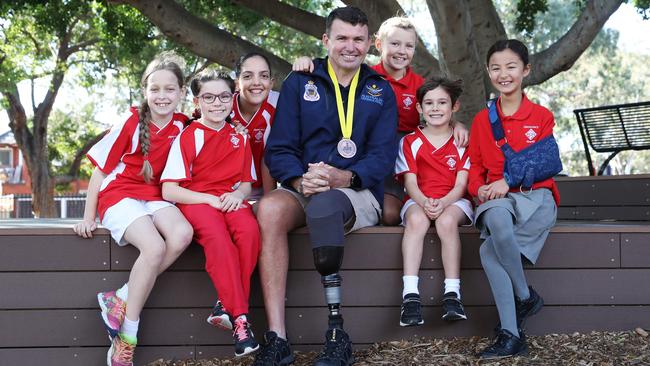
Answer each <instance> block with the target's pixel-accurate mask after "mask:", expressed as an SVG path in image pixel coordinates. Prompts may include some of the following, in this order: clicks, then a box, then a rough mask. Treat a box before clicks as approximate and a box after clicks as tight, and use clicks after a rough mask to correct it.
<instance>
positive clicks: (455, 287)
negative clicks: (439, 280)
mask: <svg viewBox="0 0 650 366" xmlns="http://www.w3.org/2000/svg"><path fill="white" fill-rule="evenodd" d="M447 292H455V293H456V294H458V300H460V278H445V294H446V293H447Z"/></svg>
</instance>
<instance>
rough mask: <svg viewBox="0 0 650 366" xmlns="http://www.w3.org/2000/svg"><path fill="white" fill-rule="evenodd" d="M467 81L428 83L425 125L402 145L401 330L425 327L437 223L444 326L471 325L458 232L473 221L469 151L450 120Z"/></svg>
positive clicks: (422, 94)
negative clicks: (427, 272)
mask: <svg viewBox="0 0 650 366" xmlns="http://www.w3.org/2000/svg"><path fill="white" fill-rule="evenodd" d="M461 93H462V81H461V80H457V81H451V80H449V79H446V78H432V79H429V80H427V81H426V82H425V83H424V84H423V85H422V86H421V87H420V88H419V89H418V90H417V93H416V97H417V110H418V112H420V113H421V114H422V117H423V119H424V121H425V122H426V125H425V126H424V127H418V128H417V129H416V130H415V132H413V133H411V134H409V135H406V136H405V137H403V138H402V140H401V141H400V149H399V155H398V157H397V162H396V164H395V173H396V174H397V176H398V177H400V178H401V179H403V181H404V185H405V186H406V192H407V194H408V196H407V200H406V203H405V204H404V207H403V208H402V211H401V217H402V223H403V225H404V226H405V229H404V237H403V239H402V255H403V260H404V277H403V281H404V289H403V291H402V298H403V302H402V308H401V313H400V325H401V326H403V327H405V326H413V325H421V324H424V320H423V318H422V312H421V300H420V292H419V289H418V280H419V277H418V272H419V271H420V263H421V262H422V248H423V246H424V237H425V235H426V233H427V230H428V229H429V227H430V226H431V221H434V222H435V226H436V233H437V234H438V237H439V238H440V243H441V251H442V264H443V267H444V271H445V282H444V285H445V286H444V287H445V289H444V296H443V300H442V305H443V316H442V318H443V319H444V320H449V321H451V320H458V319H467V317H466V316H465V311H464V309H463V305H462V303H461V301H460V255H461V247H460V236H459V233H458V226H459V225H464V224H469V223H471V222H472V219H473V210H472V204H471V202H470V201H469V200H468V198H469V197H468V196H467V193H466V188H467V176H468V172H467V170H468V169H469V161H468V160H467V154H466V151H465V148H463V147H459V146H458V145H457V144H456V142H455V141H454V138H453V131H452V127H451V118H452V114H453V112H456V111H458V109H459V107H460V103H459V102H458V98H459V97H460V94H461Z"/></svg>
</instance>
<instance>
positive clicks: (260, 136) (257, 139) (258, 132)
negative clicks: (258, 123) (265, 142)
mask: <svg viewBox="0 0 650 366" xmlns="http://www.w3.org/2000/svg"><path fill="white" fill-rule="evenodd" d="M253 132H255V142H260V141H262V139H263V138H264V131H262V129H261V128H256V129H255V130H254V131H253Z"/></svg>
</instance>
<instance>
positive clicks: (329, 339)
mask: <svg viewBox="0 0 650 366" xmlns="http://www.w3.org/2000/svg"><path fill="white" fill-rule="evenodd" d="M353 363H354V357H353V356H352V342H351V341H350V337H349V336H348V334H347V333H345V331H344V330H343V329H338V328H333V329H329V330H328V331H327V332H326V333H325V348H323V352H321V353H320V354H319V355H318V357H316V360H315V361H314V366H348V365H352V364H353Z"/></svg>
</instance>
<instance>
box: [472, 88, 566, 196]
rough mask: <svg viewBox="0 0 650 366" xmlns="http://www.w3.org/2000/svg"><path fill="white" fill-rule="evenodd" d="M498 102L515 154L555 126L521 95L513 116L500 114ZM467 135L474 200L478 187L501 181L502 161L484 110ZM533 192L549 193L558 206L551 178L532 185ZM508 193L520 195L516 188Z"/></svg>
mask: <svg viewBox="0 0 650 366" xmlns="http://www.w3.org/2000/svg"><path fill="white" fill-rule="evenodd" d="M500 101H501V99H500V98H499V100H498V101H497V110H498V112H499V117H501V123H502V124H503V130H504V132H505V137H506V139H507V140H508V144H509V145H510V146H511V147H512V148H513V149H514V150H515V151H519V150H521V149H523V148H525V147H527V146H530V145H531V144H534V143H535V142H537V141H539V140H540V139H542V138H544V137H546V136H549V135H551V134H552V133H553V126H555V120H554V119H553V114H552V113H551V112H550V111H549V110H548V109H546V108H544V107H542V106H541V105H538V104H535V103H533V102H531V101H530V100H528V98H527V97H526V95H523V99H522V101H521V105H520V106H519V109H518V110H517V112H515V113H514V114H513V115H512V116H504V115H503V114H502V112H501V103H500ZM470 135H471V136H472V138H471V139H470V141H469V146H470V147H469V151H470V155H469V158H470V161H471V163H472V166H471V168H470V170H469V184H468V190H469V193H470V194H471V195H472V196H474V197H477V196H478V189H479V188H480V187H481V186H483V185H485V184H490V183H492V182H494V181H497V180H499V179H502V178H503V163H504V160H505V158H504V157H503V152H502V151H501V149H500V148H498V147H497V146H496V143H495V141H494V135H493V134H492V128H491V127H490V120H489V117H488V110H487V108H486V109H483V110H482V111H480V112H479V113H478V114H477V115H476V117H474V122H473V123H472V129H471V131H470ZM532 188H533V189H538V188H548V189H550V190H551V191H552V192H553V198H554V199H555V202H556V203H557V204H559V202H560V192H559V191H558V189H557V185H556V184H555V181H554V180H553V178H549V179H546V180H544V181H541V182H537V183H535V184H533V187H532ZM510 192H519V188H512V189H510Z"/></svg>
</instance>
